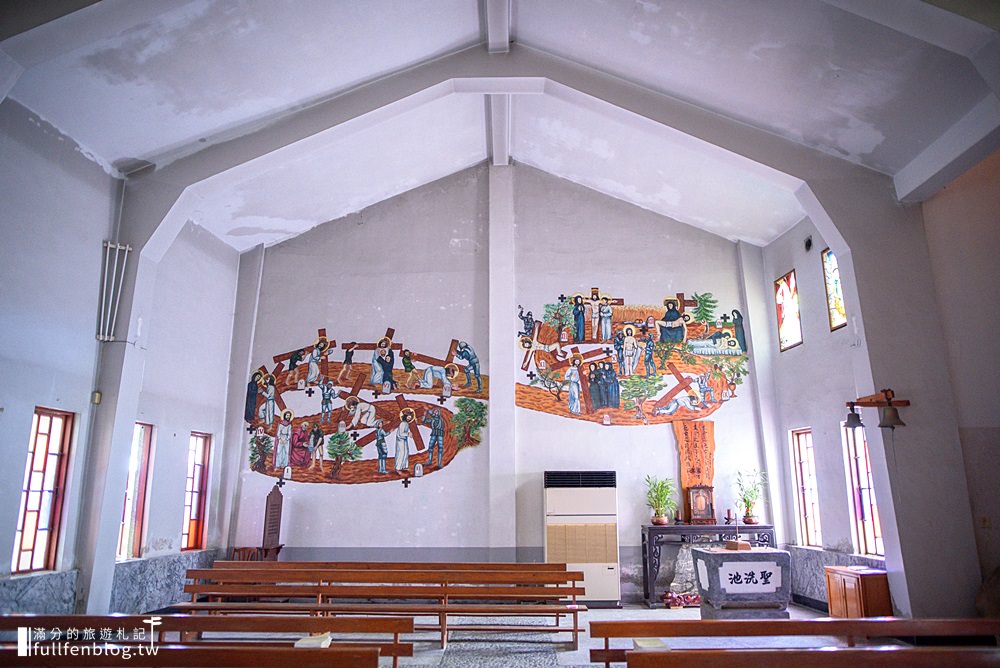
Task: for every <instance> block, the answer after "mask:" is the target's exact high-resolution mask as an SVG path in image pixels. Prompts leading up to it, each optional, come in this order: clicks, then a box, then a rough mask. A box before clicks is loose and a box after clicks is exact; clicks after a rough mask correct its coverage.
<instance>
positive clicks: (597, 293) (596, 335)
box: [590, 288, 625, 341]
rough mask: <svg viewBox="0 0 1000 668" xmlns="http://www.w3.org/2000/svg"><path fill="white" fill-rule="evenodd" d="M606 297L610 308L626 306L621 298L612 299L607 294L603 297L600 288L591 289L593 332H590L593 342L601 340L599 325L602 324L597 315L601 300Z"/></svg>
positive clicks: (591, 323)
mask: <svg viewBox="0 0 1000 668" xmlns="http://www.w3.org/2000/svg"><path fill="white" fill-rule="evenodd" d="M605 297H607V299H608V304H609V305H610V306H624V304H625V300H624V299H622V298H621V297H610V296H608V295H606V294H604V295H602V294H601V290H600V288H591V289H590V308H591V309H593V310H592V312H591V315H590V329H591V330H593V331H591V332H590V338H591V340H593V341H600V340H601V337H600V325H599V324H598V323H599V322H600V318H599V317H597V316H596V315H595V314H596V313H597V309H599V308H600V307H601V299H603V298H605Z"/></svg>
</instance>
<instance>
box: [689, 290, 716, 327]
mask: <svg viewBox="0 0 1000 668" xmlns="http://www.w3.org/2000/svg"><path fill="white" fill-rule="evenodd" d="M694 300H695V301H696V302H698V305H697V306H695V307H694V319H695V320H696V321H697V322H700V323H702V324H703V325H705V332H706V333H707V332H708V323H710V322H714V321H715V309H716V308H717V307H718V306H719V300H718V299H715V298H714V297H713V296H712V293H711V292H706V293H703V294H700V295H699V294H698V293H697V292H696V293H694Z"/></svg>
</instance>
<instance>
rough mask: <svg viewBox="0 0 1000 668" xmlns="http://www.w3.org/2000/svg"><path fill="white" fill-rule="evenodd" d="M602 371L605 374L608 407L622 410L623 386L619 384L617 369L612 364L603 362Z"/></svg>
mask: <svg viewBox="0 0 1000 668" xmlns="http://www.w3.org/2000/svg"><path fill="white" fill-rule="evenodd" d="M601 370H602V371H603V372H604V373H603V377H604V386H605V388H606V390H605V392H606V395H607V407H608V408H620V407H621V397H622V389H621V384H620V383H619V382H618V375H617V374H616V373H615V367H614V365H613V364H611V362H602V363H601Z"/></svg>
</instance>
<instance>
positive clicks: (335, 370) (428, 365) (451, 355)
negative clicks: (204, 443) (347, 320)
mask: <svg viewBox="0 0 1000 668" xmlns="http://www.w3.org/2000/svg"><path fill="white" fill-rule="evenodd" d="M395 337H396V331H395V329H394V328H392V327H389V328H387V329H386V330H385V334H384V335H382V336H381V337H379V338H377V340H374V341H368V342H366V341H355V340H348V341H344V340H343V339H342V340H341V341H342V343H341V344H340V347H339V350H340V359H333V357H334V354H335V353H336V351H337V350H338V348H337V342H336V341H335V340H332V339H330V338H329V337H328V336H327V332H326V330H325V329H323V328H321V329H319V330H317V335H316V339H315V340H314V341H313V342H312V343H310V344H309V345H305V346H302V347H300V348H295V349H293V350H291V351H288V352H283V353H279V354H276V355H274V356H273V357H272V362H273V364H274V366H273V368H271V369H268V368H267V366H266V365H265V366H261V367H259V368H258V369H257V370H255V371H254V373H253V374H252V376H251V378H250V380H249V382H248V383H247V393H246V408H245V414H244V419H245V420H246V422H247V432H248V433H249V434H250V455H249V458H250V468H251V469H252V470H253V471H256V472H257V473H261V474H264V475H269V476H273V477H277V478H281V479H291V480H292V481H295V482H310V483H340V484H360V483H373V482H391V481H396V482H398V481H403V482H404V483H405V486H406V487H407V488H409V486H410V483H411V479H415V478H419V477H422V476H424V475H429V474H431V473H434V472H436V471H440V470H442V469H444V468H445V467H447V466H448V464H450V463H451V462H452V461H453V460H454V458H455V456H456V455H457V454H458V453H459V451H461V450H462V449H463V448H466V447H469V446H473V445H476V444H477V443H479V441H480V438H481V436H480V431H481V430H482V429H483V428H484V427H485V426H486V416H487V408H486V406H487V404H486V401H487V400H488V398H489V377H488V376H487V375H484V374H483V373H482V371H481V369H480V364H479V358H478V356H477V354H476V351H475V348H474V347H473V346H472V345H471V344H470V343H469V342H467V341H461V340H458V339H449V340H447V341H445V342H444V344H443V345H442V346H441V348H440V349H439V350H445V346H447V349H446V351H445V354H444V355H442V356H440V357H438V356H435V355H432V354H428V353H427V352H421V351H415V350H410V349H409V348H407V347H406V346H404V345H403V343H402V342H400V341H398V340H396V338H395ZM463 381H464V383H463Z"/></svg>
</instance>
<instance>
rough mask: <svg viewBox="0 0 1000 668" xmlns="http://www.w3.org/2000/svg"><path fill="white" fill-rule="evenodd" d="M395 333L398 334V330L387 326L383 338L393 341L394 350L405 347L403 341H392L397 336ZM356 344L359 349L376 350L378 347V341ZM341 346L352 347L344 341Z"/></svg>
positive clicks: (345, 348)
mask: <svg viewBox="0 0 1000 668" xmlns="http://www.w3.org/2000/svg"><path fill="white" fill-rule="evenodd" d="M395 335H396V330H395V329H393V328H392V327H387V328H386V330H385V336H384V337H382V338H385V339H389V341H390V343H391V346H390V347H391V348H392V349H393V350H402V349H403V344H401V343H392V337H393V336H395ZM381 340H382V339H379V341H381ZM354 345H355V346H356V347H357V349H358V350H375V349H376V348H377V347H378V342H375V343H356V344H354ZM340 347H341V348H342V349H343V350H347V349H348V348H349V347H350V344H349V343H342V344H341V345H340Z"/></svg>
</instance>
